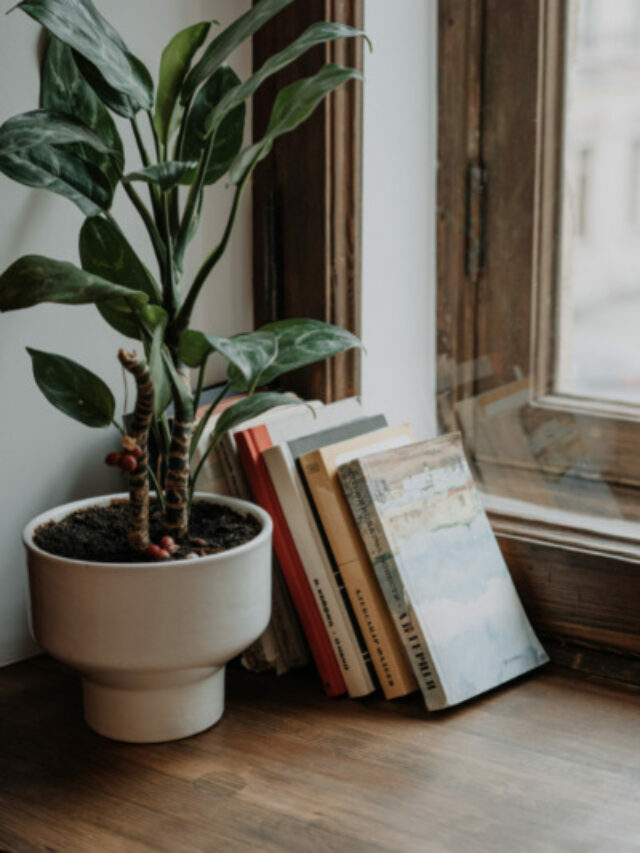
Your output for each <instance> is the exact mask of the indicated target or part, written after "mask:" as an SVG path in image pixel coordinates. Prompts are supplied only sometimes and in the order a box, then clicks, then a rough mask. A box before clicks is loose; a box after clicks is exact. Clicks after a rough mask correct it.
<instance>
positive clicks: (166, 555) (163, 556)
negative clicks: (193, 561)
mask: <svg viewBox="0 0 640 853" xmlns="http://www.w3.org/2000/svg"><path fill="white" fill-rule="evenodd" d="M170 556H171V554H169V552H168V551H165V549H164V548H158V559H159V560H168V559H169V557H170Z"/></svg>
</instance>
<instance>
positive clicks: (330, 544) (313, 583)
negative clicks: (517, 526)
mask: <svg viewBox="0 0 640 853" xmlns="http://www.w3.org/2000/svg"><path fill="white" fill-rule="evenodd" d="M214 426H215V419H212V422H210V423H209V425H208V430H207V435H210V434H211V431H212V430H213V428H214ZM207 435H205V436H203V442H204V444H201V447H204V446H206V441H207ZM199 488H201V489H203V490H207V491H212V492H218V493H223V494H231V495H236V496H238V497H242V498H246V499H249V500H254V501H256V502H257V503H258V504H260V505H261V506H263V507H264V508H265V509H266V510H267V511H268V512H269V513H270V515H271V517H272V519H273V523H274V536H273V543H274V583H273V617H272V620H271V624H270V625H269V628H268V629H267V631H266V632H265V634H264V635H263V636H262V637H261V638H260V639H259V640H258V641H257V642H256V643H255V644H254V645H253V646H252V647H251V648H250V649H249V650H248V651H247V652H246V653H245V655H244V656H243V658H242V663H243V664H244V665H245V666H246V667H247V668H249V669H254V670H263V669H275V670H276V672H278V673H283V672H286V671H288V670H290V669H292V668H295V667H298V666H303V665H305V664H307V663H308V662H309V660H310V659H312V660H313V662H314V663H315V666H316V667H317V670H318V673H319V675H320V677H321V679H322V683H323V685H324V688H325V690H326V692H327V693H328V694H329V695H330V696H339V695H341V694H344V693H348V695H349V696H351V697H360V696H366V695H368V694H370V693H372V692H374V691H375V690H378V689H380V690H381V691H382V693H383V694H384V696H385V697H386V698H388V699H393V698H396V697H399V696H405V695H407V694H408V693H411V692H413V691H414V690H418V689H420V690H421V692H422V694H423V697H424V701H425V704H426V706H427V708H428V709H429V710H440V709H442V708H446V707H449V706H451V705H456V704H458V703H460V702H463V701H466V700H467V699H470V698H471V697H473V696H476V695H478V694H479V693H483V692H485V691H486V690H490V689H492V688H494V687H496V686H498V685H500V684H503V683H504V682H506V681H509V680H511V679H513V678H515V677H517V676H519V675H522V674H523V673H525V672H527V671H529V670H531V669H533V668H534V667H537V666H539V665H541V664H543V663H545V662H546V660H547V657H546V654H545V652H544V650H543V648H542V646H541V645H540V643H539V641H538V639H537V638H536V636H535V634H534V632H533V630H532V628H531V625H530V624H529V621H528V619H527V617H526V614H525V612H524V610H523V608H522V605H521V603H520V600H519V598H518V595H517V593H516V590H515V587H514V585H513V582H512V580H511V577H510V575H509V571H508V569H507V567H506V565H505V562H504V559H503V557H502V555H501V552H500V549H499V547H498V544H497V542H496V539H495V537H494V535H493V532H492V530H491V527H490V525H489V522H488V520H487V517H486V515H485V513H484V510H483V508H482V504H481V501H480V499H479V495H478V493H477V491H476V488H475V486H474V483H473V479H472V477H471V473H470V471H469V467H468V465H467V462H466V459H465V455H464V450H463V447H462V443H461V440H460V437H459V435H458V434H457V433H453V434H450V435H444V436H440V437H438V438H435V439H432V440H429V441H415V439H414V436H413V434H412V431H411V428H410V427H409V426H408V425H406V424H405V425H400V426H389V425H388V424H387V421H386V418H385V417H384V415H381V414H378V415H373V416H367V415H365V413H364V412H363V409H362V406H361V403H360V401H359V400H358V399H356V398H351V399H348V400H341V401H339V402H337V403H332V404H330V405H323V404H322V403H320V402H317V401H314V402H311V403H299V404H297V403H296V404H292V405H291V406H285V407H281V408H278V409H274V410H272V411H271V412H267V413H266V414H264V415H261V416H260V417H259V418H258V419H256V420H254V421H247V422H245V423H244V424H242V425H241V426H240V427H238V428H237V429H236V430H234V431H231V432H228V433H226V434H225V435H224V436H223V437H222V439H221V441H220V442H219V443H218V445H217V446H216V448H215V449H214V450H213V452H211V453H210V454H209V455H208V457H207V461H206V463H205V465H203V474H202V482H201V483H200V484H199Z"/></svg>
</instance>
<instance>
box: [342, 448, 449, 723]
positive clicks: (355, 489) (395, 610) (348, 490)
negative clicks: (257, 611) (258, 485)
mask: <svg viewBox="0 0 640 853" xmlns="http://www.w3.org/2000/svg"><path fill="white" fill-rule="evenodd" d="M338 474H339V477H340V481H341V483H342V486H343V489H344V493H345V496H346V498H347V501H348V502H349V506H350V507H351V512H352V513H353V517H354V520H355V522H356V524H357V525H358V529H359V531H360V535H361V536H362V541H363V543H364V546H365V548H366V549H367V551H368V552H369V556H370V558H371V563H372V565H373V569H374V571H375V573H376V577H377V578H378V582H379V584H380V587H381V589H382V592H383V594H384V597H385V599H386V601H387V605H388V607H389V611H390V613H391V616H392V618H393V620H394V622H395V625H396V628H397V631H398V634H399V636H400V639H401V640H402V642H403V644H404V647H405V649H406V651H407V654H408V656H409V661H410V662H411V666H412V667H413V672H414V674H415V676H416V680H417V682H418V685H419V687H420V690H421V691H422V695H423V696H424V700H425V704H426V706H427V708H428V709H429V710H430V711H438V710H440V709H442V708H446V707H447V704H448V703H447V698H446V695H445V692H444V689H443V687H442V682H441V680H440V677H439V675H438V672H437V670H436V667H435V665H434V661H433V658H432V655H431V654H430V652H429V647H428V644H427V640H426V637H425V636H424V634H423V632H422V630H421V628H420V625H419V622H418V620H417V619H415V617H414V615H413V612H412V607H411V603H410V599H409V596H408V595H407V592H406V590H405V587H404V583H403V581H402V576H401V575H400V572H399V571H398V567H397V565H396V561H395V559H394V557H393V551H392V548H391V545H390V543H389V540H388V539H387V536H386V534H385V531H384V528H383V526H382V524H381V522H380V519H379V517H378V513H377V512H376V508H375V504H374V502H373V499H372V497H371V494H370V492H369V488H368V486H367V481H366V478H365V476H364V474H363V472H362V468H361V465H360V462H359V460H357V459H356V460H354V461H353V462H348V463H346V464H344V465H340V466H339V468H338Z"/></svg>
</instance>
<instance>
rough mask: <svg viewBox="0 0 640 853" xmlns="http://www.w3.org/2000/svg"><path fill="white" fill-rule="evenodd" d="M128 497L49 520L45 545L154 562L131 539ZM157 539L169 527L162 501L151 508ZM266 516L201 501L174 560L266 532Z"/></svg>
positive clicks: (89, 557) (71, 554) (88, 557)
mask: <svg viewBox="0 0 640 853" xmlns="http://www.w3.org/2000/svg"><path fill="white" fill-rule="evenodd" d="M127 515H128V504H127V501H121V500H119V501H114V502H113V503H112V504H110V505H109V506H100V507H98V506H94V507H88V508H87V509H83V510H79V511H78V512H74V513H71V515H68V516H66V518H63V519H62V521H49V522H47V524H43V525H41V526H40V527H38V529H37V530H36V532H35V535H34V540H35V543H36V545H37V546H38V547H39V548H42V550H43V551H48V552H49V553H50V554H57V555H58V556H59V557H68V558H69V559H72V560H85V561H88V562H96V563H145V562H153V561H152V560H149V558H148V557H146V556H145V555H143V554H140V553H139V552H137V551H134V550H132V549H131V548H130V547H129V543H128V542H127ZM150 516H151V518H150V532H151V541H152V542H154V543H156V544H157V543H159V542H160V540H161V539H162V537H163V535H164V533H163V530H162V523H161V521H162V519H161V514H160V512H159V509H158V508H157V507H153V506H152V508H151V511H150ZM260 529H261V526H260V522H259V521H258V520H257V519H256V518H254V517H253V516H251V515H242V514H240V513H238V512H236V511H235V510H232V509H229V508H228V507H225V506H220V505H219V504H210V503H204V502H203V503H195V504H194V505H193V507H192V508H191V520H190V524H189V539H188V540H187V541H185V542H178V543H177V544H178V545H179V546H180V547H179V550H178V551H176V552H175V553H174V554H172V555H171V559H172V560H180V559H185V558H186V557H193V556H194V554H196V555H199V556H205V555H207V554H215V553H217V552H219V551H226V550H227V549H228V548H233V547H234V546H236V545H244V543H245V542H249V541H250V540H251V539H253V538H254V537H255V536H257V535H258V533H259V532H260Z"/></svg>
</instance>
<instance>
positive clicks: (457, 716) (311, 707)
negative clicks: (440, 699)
mask: <svg viewBox="0 0 640 853" xmlns="http://www.w3.org/2000/svg"><path fill="white" fill-rule="evenodd" d="M0 850H9V851H12V853H22V851H25V853H27V851H36V850H37V851H45V850H46V851H58V853H72V851H91V853H111V851H125V853H135V851H143V850H144V851H169V853H181V851H209V850H211V851H218V850H221V851H234V850H251V851H263V850H265V851H276V850H277V851H279V850H290V851H296V853H298V851H323V853H324V851H340V853H344V851H356V850H357V851H361V850H362V851H365V850H366V851H378V850H386V851H454V853H482V851H500V853H525V852H526V851H536V852H537V851H540V853H548V851H562V853H573V851H605V853H621V851H628V850H629V851H632V850H640V699H639V697H638V694H636V693H631V692H625V691H623V690H618V689H615V688H612V687H607V686H603V685H602V684H600V683H598V684H596V683H594V682H591V681H587V680H583V679H582V678H580V677H577V676H575V675H572V674H570V673H568V672H564V671H562V670H553V669H550V668H549V669H546V670H543V671H540V672H538V673H537V674H535V675H534V676H532V677H529V678H528V679H526V680H524V681H520V682H518V683H516V684H512V685H510V686H509V687H507V688H506V689H502V690H500V691H498V692H495V693H493V694H491V695H489V696H487V697H485V698H483V699H481V700H480V701H476V702H474V703H472V704H470V705H468V706H467V707H464V708H461V709H458V710H456V711H453V712H446V713H444V714H440V715H432V716H428V715H427V714H426V712H425V711H424V710H423V708H422V706H421V703H420V701H419V699H418V698H417V697H412V698H410V699H407V700H403V701H400V702H396V703H389V702H383V701H381V700H378V699H374V700H366V701H363V702H353V701H350V700H348V699H342V700H330V699H326V698H325V697H324V696H323V694H322V692H321V690H320V687H319V685H318V683H317V681H316V679H315V677H313V674H312V673H302V674H300V673H298V674H296V675H293V676H285V677H284V678H280V679H277V678H275V677H269V676H254V675H250V674H248V673H244V672H240V671H234V672H230V673H229V677H228V704H227V712H226V715H225V717H224V718H223V720H222V721H221V722H220V723H219V724H218V725H217V726H215V727H214V728H213V729H210V730H209V731H208V732H205V733H204V734H201V735H198V736H196V737H193V738H190V739H188V740H185V741H181V742H178V743H173V744H162V745H154V746H131V745H124V744H118V743H112V742H109V741H107V740H104V739H102V738H100V737H98V736H97V735H94V734H92V733H91V732H90V731H89V730H88V729H86V728H85V727H84V725H83V722H82V718H81V711H80V693H79V688H78V683H77V679H76V677H75V676H74V675H72V674H70V673H68V672H67V671H66V670H64V669H62V668H61V667H59V666H58V665H57V664H55V663H53V662H52V661H49V660H47V659H46V658H39V659H36V660H34V661H31V662H27V663H22V664H16V665H14V666H11V667H7V668H5V669H3V670H2V671H0Z"/></svg>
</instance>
